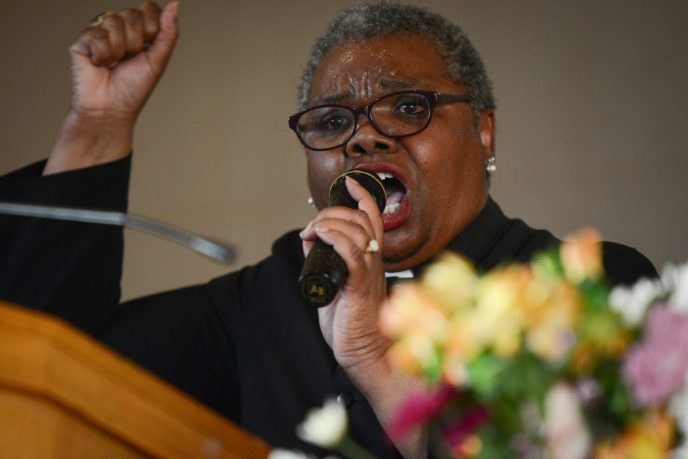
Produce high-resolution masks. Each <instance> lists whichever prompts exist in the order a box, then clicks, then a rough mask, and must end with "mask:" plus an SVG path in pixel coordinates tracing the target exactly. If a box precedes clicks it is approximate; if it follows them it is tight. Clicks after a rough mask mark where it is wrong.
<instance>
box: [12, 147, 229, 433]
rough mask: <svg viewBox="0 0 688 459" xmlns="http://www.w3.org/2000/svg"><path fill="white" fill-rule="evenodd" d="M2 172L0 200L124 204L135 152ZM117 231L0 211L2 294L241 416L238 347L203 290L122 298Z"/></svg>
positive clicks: (120, 207) (93, 205) (214, 405)
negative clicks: (75, 166)
mask: <svg viewBox="0 0 688 459" xmlns="http://www.w3.org/2000/svg"><path fill="white" fill-rule="evenodd" d="M44 165H45V163H44V162H40V163H36V164H32V165H30V166H28V167H25V168H23V169H20V170H18V171H15V172H12V173H10V174H7V175H5V176H3V177H0V200H2V201H11V202H23V203H40V204H52V205H60V206H72V207H83V208H93V209H107V210H116V211H120V212H124V211H126V209H127V197H128V187H129V173H130V168H131V156H129V157H127V158H125V159H123V160H119V161H115V162H112V163H108V164H103V165H99V166H95V167H90V168H85V169H79V170H74V171H69V172H65V173H61V174H54V175H49V176H45V177H43V176H41V173H42V171H43V167H44ZM122 259H123V234H122V229H121V228H119V227H111V226H104V225H94V224H87V223H75V222H63V221H56V220H48V219H39V218H28V217H9V216H0V298H1V299H4V300H6V301H11V302H14V303H17V304H20V305H23V306H26V307H30V308H32V309H37V310H41V311H44V312H47V313H50V314H53V315H57V316H59V317H61V318H63V319H66V320H68V321H70V322H72V323H73V324H74V325H76V326H77V327H79V328H81V329H82V330H84V331H86V332H89V333H91V334H92V335H95V336H96V337H97V338H98V339H99V340H100V341H102V342H103V343H104V344H106V345H108V346H110V347H111V348H113V349H115V350H116V351H118V352H119V353H120V354H122V355H124V356H125V357H128V358H129V359H131V360H133V361H135V362H136V363H138V364H139V365H142V366H143V367H145V368H147V369H148V370H150V371H152V372H154V373H156V374H157V375H158V376H160V377H161V378H163V379H165V380H167V381H168V382H170V383H172V384H174V385H175V386H177V387H178V388H180V389H181V390H183V391H185V392H187V393H188V394H190V395H192V396H193V397H195V398H196V399H198V400H199V401H201V402H203V403H205V404H206V405H208V406H210V407H212V408H213V409H215V410H217V411H218V412H220V413H221V414H223V415H224V416H227V417H228V418H231V419H234V420H238V417H239V396H238V383H237V377H236V363H235V350H234V343H233V341H232V339H231V337H230V336H229V333H228V330H227V328H226V326H225V324H224V322H223V321H222V319H221V318H220V317H219V313H218V311H217V308H216V304H215V301H214V299H213V298H211V296H210V294H209V293H208V287H207V286H196V287H188V288H184V289H178V290H174V291H170V292H164V293H161V294H158V295H152V296H149V297H146V298H141V299H138V300H135V301H131V302H128V303H123V304H119V300H120V278H121V271H122Z"/></svg>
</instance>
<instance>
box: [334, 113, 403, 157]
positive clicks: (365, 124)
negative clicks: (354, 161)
mask: <svg viewBox="0 0 688 459" xmlns="http://www.w3.org/2000/svg"><path fill="white" fill-rule="evenodd" d="M396 149H397V141H396V139H395V138H393V137H388V136H386V135H384V134H382V133H380V132H379V131H378V130H377V129H376V128H375V126H374V125H373V123H372V122H371V121H370V118H368V116H367V115H365V114H363V113H362V114H360V115H359V116H358V120H357V126H356V132H354V135H353V136H352V137H351V138H350V139H349V141H348V142H347V143H346V145H345V151H346V155H347V156H349V157H356V156H360V155H366V154H368V155H370V154H373V153H393V152H394V151H396Z"/></svg>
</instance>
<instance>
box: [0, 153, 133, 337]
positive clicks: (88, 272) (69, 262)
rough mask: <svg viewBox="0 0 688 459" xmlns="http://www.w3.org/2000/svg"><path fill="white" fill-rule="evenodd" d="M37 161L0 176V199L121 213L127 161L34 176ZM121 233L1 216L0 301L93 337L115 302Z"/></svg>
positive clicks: (124, 203) (39, 165) (107, 228)
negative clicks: (65, 323) (41, 313)
mask: <svg viewBox="0 0 688 459" xmlns="http://www.w3.org/2000/svg"><path fill="white" fill-rule="evenodd" d="M44 164H45V163H44V162H40V163H36V164H32V165H30V166H28V167H25V168H23V169H20V170H18V171H15V172H12V173H10V174H7V175H5V176H3V177H0V200H3V201H12V202H23V203H40V204H53V205H63V206H75V207H87V208H96V209H109V210H119V211H125V210H126V207H127V198H128V187H129V171H130V166H131V156H129V157H127V158H125V159H122V160H119V161H115V162H112V163H108V164H103V165H99V166H95V167H91V168H85V169H78V170H73V171H68V172H64V173H60V174H54V175H48V176H44V177H43V176H41V173H42V171H43V167H44ZM122 258H123V236H122V229H121V228H118V227H110V226H102V225H93V224H88V223H73V222H63V221H56V220H47V219H39V218H33V217H10V216H0V298H2V299H3V300H6V301H10V302H13V303H17V304H20V305H24V306H27V307H30V308H33V309H37V310H40V311H44V312H48V313H51V314H55V315H58V316H60V317H62V318H64V319H66V320H68V321H70V322H72V323H73V324H74V325H76V326H78V327H79V328H82V329H84V330H86V331H88V332H90V333H96V332H97V330H98V329H99V327H101V326H102V324H103V322H104V320H105V318H106V317H107V316H108V315H109V314H110V313H111V312H112V308H114V306H115V305H116V304H117V303H118V302H119V297H120V278H121V271H122Z"/></svg>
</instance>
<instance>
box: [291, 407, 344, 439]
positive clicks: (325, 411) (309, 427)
mask: <svg viewBox="0 0 688 459" xmlns="http://www.w3.org/2000/svg"><path fill="white" fill-rule="evenodd" d="M346 430H347V417H346V409H345V408H344V406H342V404H340V403H338V402H337V401H336V400H334V399H329V400H326V401H325V404H324V405H323V407H322V408H314V409H312V410H310V411H309V412H308V414H307V415H306V419H305V420H304V421H303V422H302V423H301V424H299V425H298V426H297V427H296V435H298V436H299V438H300V439H301V440H303V441H306V442H308V443H312V444H314V445H317V446H321V447H323V448H333V447H335V446H337V445H338V444H339V443H340V442H341V441H342V440H343V439H344V436H345V435H346Z"/></svg>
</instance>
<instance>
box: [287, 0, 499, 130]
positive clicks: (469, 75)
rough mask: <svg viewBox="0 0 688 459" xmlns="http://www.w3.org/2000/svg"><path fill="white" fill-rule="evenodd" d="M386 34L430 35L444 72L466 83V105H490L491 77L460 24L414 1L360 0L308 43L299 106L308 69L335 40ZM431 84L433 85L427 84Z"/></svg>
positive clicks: (307, 85) (492, 105)
mask: <svg viewBox="0 0 688 459" xmlns="http://www.w3.org/2000/svg"><path fill="white" fill-rule="evenodd" d="M391 34H403V35H407V36H408V35H419V36H426V37H430V38H434V39H435V40H437V42H438V43H439V44H440V45H441V46H442V48H443V49H442V50H441V51H443V58H444V60H445V62H446V64H445V65H446V73H447V76H449V77H450V78H451V79H452V80H453V81H455V82H456V83H458V84H462V85H464V86H466V88H467V89H468V93H469V95H470V96H471V97H472V101H471V108H472V109H473V113H474V115H475V116H476V118H477V116H478V115H479V114H480V113H482V112H483V111H484V110H486V109H494V108H495V99H494V95H493V93H492V82H491V81H490V79H489V78H488V77H487V72H486V71H485V65H484V64H483V61H482V59H481V58H480V55H479V54H478V51H477V50H476V49H475V47H474V46H473V44H472V43H471V42H470V40H469V39H468V37H467V36H466V34H465V33H464V32H463V30H461V28H460V27H459V26H457V25H456V24H453V23H452V22H450V21H449V20H447V19H446V18H444V17H443V16H440V15H439V14H436V13H433V12H431V11H428V10H427V9H425V8H420V7H417V6H411V5H403V4H400V3H393V2H382V3H362V4H359V5H355V6H353V7H351V8H349V9H347V10H345V11H343V12H341V13H340V14H339V15H338V16H337V17H335V19H334V20H333V21H332V23H331V24H330V26H329V27H328V28H327V30H326V31H325V33H324V34H323V35H322V36H321V37H320V38H318V40H317V41H316V42H315V43H314V44H313V48H312V50H311V55H310V57H309V59H308V63H307V64H306V68H305V70H304V72H303V76H302V79H301V84H300V86H299V91H298V103H299V108H300V109H304V108H305V107H306V104H307V102H308V97H309V92H310V89H311V84H312V82H313V73H314V72H315V69H316V68H317V67H318V65H319V64H320V61H321V60H322V58H323V56H325V55H326V54H327V53H328V52H329V51H330V50H332V49H333V48H334V47H336V46H337V45H339V44H342V43H345V42H347V41H352V40H366V39H370V38H375V37H382V36H386V35H391ZM428 89H432V88H428Z"/></svg>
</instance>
